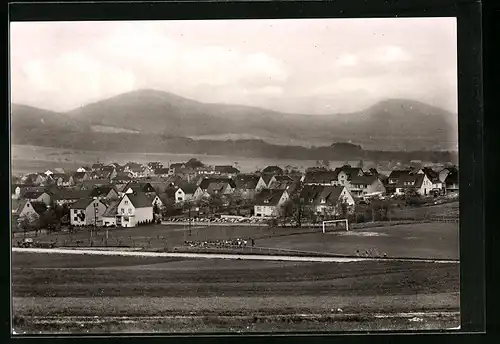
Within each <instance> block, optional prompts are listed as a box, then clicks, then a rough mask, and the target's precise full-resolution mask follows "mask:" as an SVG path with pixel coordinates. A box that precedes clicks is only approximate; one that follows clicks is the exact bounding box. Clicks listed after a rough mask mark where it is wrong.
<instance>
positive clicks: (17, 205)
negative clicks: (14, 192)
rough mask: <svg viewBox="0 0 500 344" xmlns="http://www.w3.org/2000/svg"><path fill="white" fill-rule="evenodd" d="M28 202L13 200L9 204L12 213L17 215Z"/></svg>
mask: <svg viewBox="0 0 500 344" xmlns="http://www.w3.org/2000/svg"><path fill="white" fill-rule="evenodd" d="M28 202H29V201H28V200H26V199H13V200H12V202H11V207H12V213H13V214H19V213H20V212H21V211H22V210H23V209H24V207H25V206H26V203H28Z"/></svg>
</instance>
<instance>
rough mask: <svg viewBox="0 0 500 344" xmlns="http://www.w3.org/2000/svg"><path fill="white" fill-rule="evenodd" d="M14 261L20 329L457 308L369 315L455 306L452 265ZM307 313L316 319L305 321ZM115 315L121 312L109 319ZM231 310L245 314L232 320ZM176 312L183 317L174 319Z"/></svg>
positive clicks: (446, 321)
mask: <svg viewBox="0 0 500 344" xmlns="http://www.w3.org/2000/svg"><path fill="white" fill-rule="evenodd" d="M13 263H14V266H13V279H12V283H13V297H14V299H13V308H14V315H15V316H16V319H17V320H16V324H17V326H16V327H15V328H16V331H17V332H23V331H33V330H35V329H38V330H39V329H40V328H42V329H44V330H46V331H58V332H61V331H62V332H64V331H67V330H68V329H72V328H73V327H74V325H75V324H77V323H78V324H80V322H82V323H84V327H85V328H86V329H87V330H92V331H101V332H102V331H104V332H106V331H111V330H116V331H129V330H130V329H139V328H141V327H140V326H139V325H138V324H139V323H141V321H142V320H140V319H143V318H144V317H163V318H162V319H163V320H161V321H160V320H158V319H157V320H155V321H160V322H161V323H162V325H158V326H161V327H160V330H162V331H167V332H171V331H173V330H178V329H182V328H184V330H186V331H188V330H191V331H192V330H193V329H200V330H201V329H203V330H214V331H216V330H217V328H218V331H221V330H225V331H228V330H231V329H232V330H234V331H243V330H245V329H247V330H248V329H249V328H251V329H253V330H265V329H266V328H271V329H274V330H279V329H282V328H283V327H284V326H283V321H284V322H285V323H287V324H288V326H289V330H290V328H291V329H292V330H293V329H296V330H300V329H304V330H307V329H313V330H314V329H315V330H318V328H319V327H320V328H323V330H325V329H328V330H335V329H337V330H339V329H343V328H347V327H351V329H361V328H363V326H365V327H367V328H371V329H374V328H375V327H374V326H382V327H379V329H381V328H382V329H383V328H386V329H387V328H391V326H396V325H397V326H398V328H408V326H409V327H412V328H415V327H416V328H422V326H424V327H425V326H430V324H434V325H433V326H435V327H436V326H437V327H438V328H439V327H443V326H447V327H449V326H452V325H453V326H458V322H457V321H458V318H457V316H456V315H455V316H453V317H452V318H446V317H444V316H443V317H442V318H441V320H440V321H437V320H436V318H434V319H433V320H429V321H424V322H418V323H412V322H410V321H408V319H406V320H405V319H403V320H401V319H399V320H398V321H397V322H396V323H394V324H393V325H390V323H391V321H390V320H389V319H385V320H384V319H379V318H377V317H373V314H376V313H383V314H386V315H387V314H394V313H401V312H424V313H426V314H427V313H429V312H433V311H437V312H458V309H459V297H458V295H459V266H458V264H432V263H419V262H417V263H409V262H405V263H402V262H362V263H343V264H339V263H292V262H288V263H285V262H256V261H242V260H232V261H229V260H195V259H188V260H180V259H165V258H137V257H115V256H110V257H102V256H85V255H75V256H73V255H72V256H71V257H68V256H64V255H56V254H30V253H14V254H13ZM339 309H340V310H339ZM332 314H333V315H336V316H341V315H342V314H345V315H346V316H347V314H351V315H350V316H349V317H353V318H352V319H351V318H349V319H344V320H342V321H333V319H330V318H329V317H330V316H332ZM352 314H354V315H356V316H353V315H352ZM299 315H300V316H299ZM67 316H72V317H76V318H75V320H74V321H69V320H68V322H67V323H66V324H62V325H61V324H60V322H61V319H70V318H67ZM306 316H308V317H313V318H314V320H310V321H309V320H307V321H306V320H304V319H303V318H304V317H306ZM62 317H63V318H62ZM85 317H92V318H93V319H94V317H96V318H100V319H108V320H109V321H108V322H106V321H104V320H103V321H104V322H105V323H106V324H107V325H106V326H104V325H102V323H101V324H94V325H92V324H91V322H90V321H84V320H82V319H84V318H85ZM116 317H119V318H120V319H121V320H116V319H115V320H110V319H114V318H116ZM123 317H132V320H131V321H132V322H131V323H129V325H130V326H127V325H126V324H127V323H126V322H125V323H123V322H122V320H123ZM172 317H177V318H175V319H173V318H172ZM179 317H180V318H179ZM200 317H201V318H200ZM224 317H229V319H232V320H227V319H226V320H224ZM235 317H236V318H235ZM237 317H242V318H241V319H240V320H239V321H237V320H235V319H237ZM280 317H282V318H283V317H284V318H283V319H285V320H283V319H282V318H280ZM294 317H298V318H300V319H302V320H300V321H299V320H297V321H296V322H295V323H294V325H290V323H289V322H288V321H289V320H290V319H293V318H294ZM325 317H326V318H325ZM181 318H182V319H184V320H183V321H181V322H182V323H183V324H184V325H183V326H180V325H179V321H180V320H179V319H181ZM298 318H297V319H298ZM51 319H52V320H51ZM134 319H135V320H134ZM176 319H177V320H176ZM266 319H267V320H266ZM279 319H281V320H279ZM368 319H371V320H368ZM143 320H144V319H143ZM117 321H118V322H117ZM134 321H135V322H134ZM113 322H114V323H115V325H116V326H115V325H113ZM147 323H151V319H149V322H147ZM292 323H293V321H292ZM353 323H358V326H357V327H356V326H354V325H353ZM256 324H257V325H256ZM295 324H296V325H295ZM321 324H323V325H321ZM320 325H321V326H320ZM120 327H121V329H120ZM247 327H249V328H247ZM153 328H154V327H149V330H152V329H153ZM142 330H147V329H144V328H142ZM156 330H158V328H156Z"/></svg>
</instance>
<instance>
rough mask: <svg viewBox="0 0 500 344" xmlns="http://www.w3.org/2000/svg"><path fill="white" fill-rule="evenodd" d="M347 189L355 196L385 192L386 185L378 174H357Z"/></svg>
mask: <svg viewBox="0 0 500 344" xmlns="http://www.w3.org/2000/svg"><path fill="white" fill-rule="evenodd" d="M347 189H348V190H349V191H350V192H351V193H352V194H353V195H354V196H363V195H371V194H381V195H382V194H385V186H384V184H383V183H382V181H381V180H380V179H379V177H378V176H377V175H370V176H355V177H353V178H352V179H351V181H350V183H349V185H348V186H347Z"/></svg>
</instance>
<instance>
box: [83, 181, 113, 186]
mask: <svg viewBox="0 0 500 344" xmlns="http://www.w3.org/2000/svg"><path fill="white" fill-rule="evenodd" d="M82 183H83V185H86V186H90V185H107V184H109V180H107V179H89V180H84V181H82Z"/></svg>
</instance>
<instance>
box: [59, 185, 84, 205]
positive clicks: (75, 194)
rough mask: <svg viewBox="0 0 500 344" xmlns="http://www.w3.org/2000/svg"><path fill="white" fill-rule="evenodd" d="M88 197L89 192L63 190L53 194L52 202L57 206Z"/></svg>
mask: <svg viewBox="0 0 500 344" xmlns="http://www.w3.org/2000/svg"><path fill="white" fill-rule="evenodd" d="M89 197H90V190H77V189H73V190H71V189H65V190H59V191H58V192H56V193H54V196H53V197H52V199H53V201H54V203H55V204H57V205H63V204H72V203H75V202H77V201H78V200H80V199H86V198H89Z"/></svg>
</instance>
